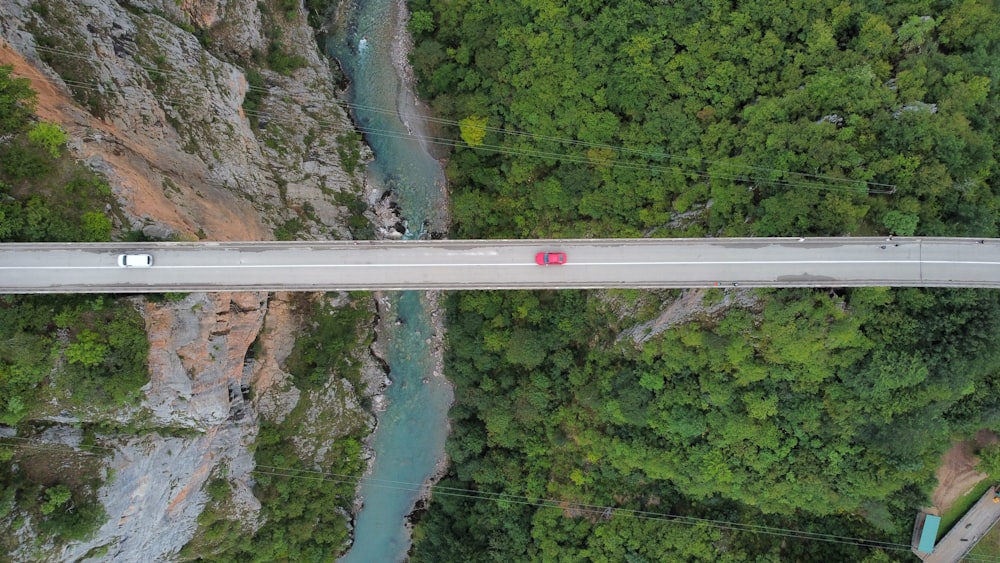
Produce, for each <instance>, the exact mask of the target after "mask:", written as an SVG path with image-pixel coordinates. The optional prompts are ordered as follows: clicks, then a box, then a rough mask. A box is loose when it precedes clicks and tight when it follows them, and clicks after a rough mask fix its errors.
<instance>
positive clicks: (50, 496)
mask: <svg viewBox="0 0 1000 563" xmlns="http://www.w3.org/2000/svg"><path fill="white" fill-rule="evenodd" d="M71 498H73V494H72V493H70V490H69V488H68V487H67V486H66V485H56V486H54V487H49V488H47V489H45V501H44V502H43V503H42V506H41V511H42V514H45V515H49V514H52V513H53V512H55V511H56V510H57V509H59V508H62V507H64V506H65V505H66V503H68V502H69V501H70V499H71Z"/></svg>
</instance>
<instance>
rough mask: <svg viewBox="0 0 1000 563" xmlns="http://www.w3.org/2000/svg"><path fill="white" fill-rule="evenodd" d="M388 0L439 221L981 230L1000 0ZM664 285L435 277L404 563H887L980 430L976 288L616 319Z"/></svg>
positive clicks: (615, 229)
mask: <svg viewBox="0 0 1000 563" xmlns="http://www.w3.org/2000/svg"><path fill="white" fill-rule="evenodd" d="M409 5H410V7H411V10H412V18H411V21H410V24H409V27H410V30H411V32H412V33H413V34H414V36H415V38H416V45H415V48H414V50H413V53H412V55H411V60H412V63H413V65H414V68H415V71H416V75H417V78H418V86H419V88H420V93H421V95H422V97H423V98H424V99H425V100H427V101H428V103H429V104H430V105H431V106H432V108H433V109H434V111H435V112H436V114H437V115H438V116H440V117H442V118H445V119H447V120H451V121H450V122H452V123H455V124H457V125H458V126H457V127H454V128H452V129H445V128H442V131H441V135H446V136H449V137H450V138H451V140H452V141H453V142H454V144H455V145H456V148H455V149H454V150H453V151H452V152H451V153H450V155H449V164H448V169H447V172H448V178H449V187H450V190H451V201H452V214H453V228H452V235H453V236H455V237H457V238H503V237H511V238H523V237H551V238H567V237H608V236H622V237H690V236H761V237H763V236H816V235H832V236H842V235H882V236H887V235H918V236H921V235H944V236H975V237H995V236H997V235H998V230H997V210H998V207H1000V199H998V198H1000V184H998V181H997V180H998V178H997V175H996V163H995V160H994V156H993V154H994V145H995V140H996V138H997V126H998V123H1000V120H998V117H1000V116H998V111H1000V99H998V94H997V87H996V85H997V84H1000V66H998V65H996V64H995V61H996V60H997V57H998V55H1000V8H998V7H997V6H996V5H995V3H992V2H989V1H982V0H960V1H955V2H944V1H940V2H937V1H926V0H922V1H905V2H894V3H890V4H889V5H886V3H883V2H872V1H859V0H819V1H813V2H803V1H801V0H797V1H796V0H793V1H791V2H776V1H773V0H747V1H741V2H732V1H710V2H694V1H686V0H682V1H679V2H671V3H649V2H640V1H636V0H622V1H618V2H612V3H605V2H595V1H593V0H567V1H558V0H541V1H539V2H532V3H514V2H497V3H484V2H473V1H470V0H412V1H411V2H409ZM678 297H679V294H678V292H676V291H673V292H671V291H634V290H617V291H604V292H597V291H593V292H584V291H567V292H466V293H460V294H453V295H451V296H450V297H449V302H448V315H449V318H448V321H449V353H448V354H449V355H448V365H447V372H448V374H449V377H450V378H451V379H452V381H453V382H454V384H455V387H456V401H455V404H454V406H453V407H452V411H451V418H452V421H453V424H452V434H451V437H450V439H449V443H448V446H447V449H448V453H449V455H450V457H451V460H452V466H451V469H450V471H449V473H448V475H447V476H446V478H445V479H444V480H443V481H442V482H441V483H439V485H438V486H437V487H436V489H435V496H434V499H433V501H432V502H431V503H430V505H429V506H428V507H427V509H426V510H425V511H423V512H422V513H420V514H419V515H418V524H417V527H416V530H415V532H414V539H415V546H414V548H413V552H412V556H413V560H414V561H525V560H559V561H622V560H625V561H630V562H640V561H663V560H678V561H703V560H704V561H708V560H711V561H790V560H791V561H795V560H797V561H812V560H843V561H863V560H864V561H873V562H874V561H908V560H910V558H911V557H912V556H911V555H910V554H909V553H907V552H908V551H909V540H910V532H911V529H912V525H913V518H914V516H915V515H916V512H917V511H918V510H919V509H920V508H921V507H926V506H928V505H929V504H930V500H929V495H930V492H931V491H932V489H933V487H934V485H935V477H934V470H935V468H936V466H937V463H938V460H939V458H940V455H941V453H942V452H943V451H944V450H945V449H946V448H947V447H948V445H949V444H950V442H951V441H952V440H953V439H955V438H958V437H964V436H968V435H970V434H971V433H973V432H974V431H976V430H978V429H981V428H989V429H994V430H997V429H1000V403H998V401H997V400H996V396H997V391H998V389H997V388H998V386H1000V384H998V381H997V373H998V369H1000V351H998V350H997V347H996V345H995V342H996V341H997V338H998V336H1000V317H998V314H1000V293H998V292H995V291H988V290H941V289H938V290H925V289H889V288H864V289H851V290H846V289H824V290H807V289H801V290H742V289H741V290H729V291H723V290H710V291H706V292H704V294H702V295H701V296H700V299H701V300H702V303H703V304H717V303H725V304H726V306H725V307H724V308H723V309H721V310H719V309H715V308H712V309H711V310H712V311H716V312H714V313H709V312H705V313H702V314H697V315H694V316H693V317H692V318H691V319H689V321H688V322H686V323H683V324H680V325H676V326H672V327H670V328H668V329H667V330H663V331H656V332H651V333H649V334H646V335H642V334H640V335H639V336H640V337H637V338H632V337H626V336H625V335H634V334H635V333H634V330H635V329H636V327H641V326H647V325H643V323H646V322H648V321H651V320H652V319H655V318H656V317H657V316H658V314H659V311H660V310H661V309H662V308H664V307H665V306H666V305H668V304H669V303H671V302H673V301H674V300H675V299H677V298H678ZM705 310H706V311H708V310H709V308H708V307H706V308H705ZM456 490H458V491H465V490H471V491H475V492H476V494H475V495H468V494H466V495H462V494H454V491H456ZM820 536H822V537H820ZM836 538H841V539H840V540H837V539H836ZM845 538H846V539H845ZM821 540H822V541H821Z"/></svg>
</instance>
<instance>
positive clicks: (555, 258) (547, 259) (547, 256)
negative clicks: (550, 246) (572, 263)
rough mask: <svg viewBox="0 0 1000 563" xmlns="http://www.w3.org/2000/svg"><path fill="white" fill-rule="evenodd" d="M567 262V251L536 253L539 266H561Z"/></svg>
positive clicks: (536, 261) (536, 262)
mask: <svg viewBox="0 0 1000 563" xmlns="http://www.w3.org/2000/svg"><path fill="white" fill-rule="evenodd" d="M565 263H566V253H565V252H539V253H538V254H536V255H535V264H538V265H539V266H560V265H562V264H565Z"/></svg>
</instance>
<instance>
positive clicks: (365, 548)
mask: <svg viewBox="0 0 1000 563" xmlns="http://www.w3.org/2000/svg"><path fill="white" fill-rule="evenodd" d="M403 9H404V1H403V0H358V1H356V2H353V3H352V4H351V6H350V13H349V14H347V18H346V23H347V25H341V26H340V27H341V29H340V30H339V31H338V32H337V33H336V34H335V35H334V36H332V37H331V38H330V39H329V41H328V43H327V53H328V55H330V56H332V57H335V58H337V59H338V60H339V61H340V63H341V67H342V68H343V69H344V72H345V73H346V74H347V76H348V78H349V79H350V81H351V87H350V91H349V101H350V102H351V104H353V108H354V109H353V112H354V119H355V123H357V124H358V126H359V127H360V128H361V129H362V130H363V131H365V133H366V134H365V140H366V141H367V142H368V144H369V145H370V146H371V147H372V150H373V151H374V153H375V160H374V162H372V163H370V164H369V166H368V172H367V173H368V185H369V189H370V190H372V191H373V194H371V196H372V197H374V196H377V195H378V194H380V193H382V192H383V191H384V190H392V191H393V192H394V193H395V194H396V197H397V200H398V202H399V205H400V208H401V209H402V211H403V216H404V217H405V218H406V219H407V224H408V226H409V230H408V232H407V234H406V235H405V238H418V237H420V236H422V235H425V234H426V231H427V230H428V229H434V230H437V229H441V228H443V217H444V211H443V210H444V206H445V203H444V201H443V186H444V182H445V179H444V172H443V171H442V169H441V165H440V164H439V163H438V162H437V161H436V160H435V159H434V157H433V156H432V155H431V153H430V151H429V147H428V146H427V145H426V143H425V142H423V141H421V140H420V139H421V138H422V137H423V136H424V134H425V132H424V130H423V121H422V120H421V119H419V115H420V114H419V112H418V110H417V107H416V105H415V98H414V95H413V93H412V92H411V91H410V86H409V84H407V80H404V79H403V78H402V77H401V74H404V73H405V69H404V68H403V67H404V64H403V63H404V62H405V60H406V53H405V45H406V42H405V41H401V39H400V38H401V36H400V35H399V34H400V33H401V32H402V31H401V25H400V21H401V14H402V10H403ZM382 315H383V321H385V320H387V319H388V320H389V321H390V322H383V326H384V327H385V329H384V331H383V333H382V337H383V338H384V339H385V344H386V352H387V358H386V359H387V361H388V363H389V367H390V374H389V377H390V378H391V379H392V381H393V384H392V385H390V386H389V387H388V389H387V390H386V399H387V405H388V406H387V408H386V410H385V411H384V412H382V413H380V414H379V423H378V429H377V430H376V431H375V434H374V436H373V437H372V440H371V447H372V449H373V450H374V451H375V463H374V467H373V469H372V473H371V474H370V475H369V476H367V477H365V478H364V479H362V482H361V485H360V488H359V493H360V495H361V496H362V497H363V498H364V507H363V508H362V510H361V512H360V513H359V514H358V516H357V519H356V520H355V530H354V545H353V546H352V547H351V550H350V551H349V552H348V553H347V554H346V555H345V556H344V557H342V558H341V559H340V561H342V562H344V563H355V562H364V563H369V562H372V561H379V562H392V561H402V560H405V559H406V553H407V551H408V550H409V546H410V534H409V531H408V529H407V528H406V526H405V522H406V516H407V514H409V513H410V512H411V511H412V510H413V506H414V503H415V502H416V500H417V498H418V497H419V496H420V491H419V489H418V487H415V486H413V485H412V484H414V483H424V482H425V481H427V479H428V478H430V477H431V476H432V475H433V473H434V471H435V466H436V465H437V462H438V461H439V460H440V459H441V457H442V456H443V455H444V442H445V439H446V438H447V434H448V408H449V406H450V405H451V401H452V389H451V385H450V384H449V383H448V382H447V380H446V379H445V378H444V377H439V376H434V375H433V372H434V368H435V365H434V357H433V352H432V349H433V346H432V343H431V340H430V338H431V336H432V324H431V317H430V313H429V311H428V306H427V300H425V299H423V295H422V294H421V293H417V292H400V293H392V294H389V295H388V303H387V304H383V309H382Z"/></svg>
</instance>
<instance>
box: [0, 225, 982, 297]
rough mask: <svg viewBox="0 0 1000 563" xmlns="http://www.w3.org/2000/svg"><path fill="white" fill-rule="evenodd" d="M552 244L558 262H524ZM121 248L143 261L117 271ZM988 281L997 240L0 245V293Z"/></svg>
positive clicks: (968, 283) (974, 283)
mask: <svg viewBox="0 0 1000 563" xmlns="http://www.w3.org/2000/svg"><path fill="white" fill-rule="evenodd" d="M540 251H560V252H565V253H566V254H567V256H568V261H567V264H565V265H563V266H537V265H536V264H535V263H534V256H535V253H537V252H540ZM121 253H148V254H152V255H153V260H154V264H153V267H151V268H122V267H119V266H118V264H117V257H118V255H119V254H121ZM736 285H739V286H747V287H848V286H923V287H933V286H951V287H984V288H985V287H1000V240H997V239H987V240H985V241H980V240H977V239H950V238H923V239H917V238H898V239H892V240H887V239H885V238H809V239H798V238H768V239H759V238H751V239H589V240H466V241H359V242H352V241H337V242H296V243H286V242H234V243H223V242H179V243H166V242H161V243H97V244H83V243H53V244H21V243H17V244H3V245H0V293H95V292H101V293H149V292H182V291H228V290H284V291H317V290H355V289H368V290H403V289H528V288H547V289H566V288H601V287H647V288H652V287H733V286H736Z"/></svg>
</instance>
